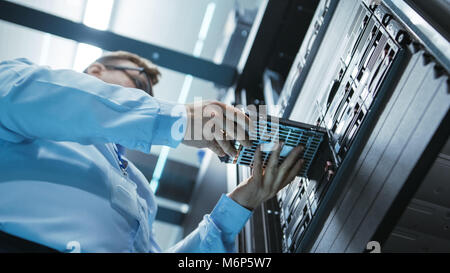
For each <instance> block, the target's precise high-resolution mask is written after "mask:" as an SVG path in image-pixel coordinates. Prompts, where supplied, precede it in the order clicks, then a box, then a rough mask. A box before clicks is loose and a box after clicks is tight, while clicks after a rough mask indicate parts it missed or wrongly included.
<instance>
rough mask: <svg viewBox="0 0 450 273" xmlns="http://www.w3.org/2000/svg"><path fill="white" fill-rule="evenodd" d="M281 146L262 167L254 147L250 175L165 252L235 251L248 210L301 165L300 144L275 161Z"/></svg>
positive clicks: (280, 186)
mask: <svg viewBox="0 0 450 273" xmlns="http://www.w3.org/2000/svg"><path fill="white" fill-rule="evenodd" d="M281 150H282V145H280V144H278V145H277V146H276V147H275V150H274V152H273V153H272V155H271V156H270V158H269V162H268V164H267V166H266V168H265V169H263V166H262V155H261V150H260V148H257V150H256V154H255V162H254V168H253V175H252V176H251V177H250V178H249V179H247V180H246V181H243V182H241V183H240V184H239V185H238V186H237V187H236V188H235V189H234V190H233V191H232V192H231V193H229V194H227V195H222V197H221V199H220V200H219V202H218V203H217V205H216V206H215V208H214V209H213V211H212V212H211V214H210V215H205V216H204V217H203V220H202V221H201V222H200V224H199V226H198V228H197V229H196V230H194V231H193V232H192V233H191V234H189V235H188V236H187V237H186V238H184V239H183V240H182V241H180V242H179V243H177V244H176V245H175V246H173V247H172V248H170V249H169V250H168V252H235V251H236V249H235V243H234V241H235V239H236V235H237V234H238V233H239V232H240V231H241V229H242V228H243V227H244V225H245V223H246V222H247V220H248V219H249V218H250V216H251V214H252V210H253V209H255V208H256V207H258V206H259V205H260V204H261V203H263V202H264V201H267V200H269V199H270V198H272V197H274V196H275V195H276V194H277V192H278V191H280V190H281V189H282V188H284V187H285V186H286V185H287V184H289V183H290V182H291V181H292V180H293V179H294V178H295V176H296V175H297V174H298V173H299V172H300V170H301V168H302V164H303V159H302V153H303V147H302V146H298V147H296V148H294V149H293V150H292V151H291V152H290V153H289V156H288V157H287V158H286V159H285V160H284V161H283V163H282V164H281V165H278V159H279V156H280V152H281Z"/></svg>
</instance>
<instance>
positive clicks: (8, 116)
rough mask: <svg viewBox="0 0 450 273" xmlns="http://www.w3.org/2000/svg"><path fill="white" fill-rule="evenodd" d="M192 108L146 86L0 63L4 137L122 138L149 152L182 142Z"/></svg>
mask: <svg viewBox="0 0 450 273" xmlns="http://www.w3.org/2000/svg"><path fill="white" fill-rule="evenodd" d="M185 126H186V109H185V107H184V105H176V104H172V103H168V102H165V101H162V100H158V99H155V98H153V97H151V96H149V95H147V94H146V93H145V92H143V91H140V90H137V89H133V88H125V87H121V86H118V85H111V84H106V83H104V82H103V81H101V80H99V79H97V78H95V77H92V76H89V75H86V74H82V73H77V72H74V71H71V70H50V69H48V68H45V67H40V66H36V65H33V64H31V63H30V62H28V61H26V60H23V59H19V60H13V61H6V62H2V63H0V139H2V140H5V141H9V142H15V143H19V142H22V141H25V140H32V139H36V138H43V139H49V140H54V141H73V142H78V143H81V144H94V143H111V142H112V143H118V144H120V145H122V146H125V147H127V148H129V149H134V150H140V151H142V152H146V153H148V152H149V151H150V147H151V144H155V145H166V146H171V147H176V146H177V145H178V144H179V143H180V142H181V140H182V138H183V136H184V133H185Z"/></svg>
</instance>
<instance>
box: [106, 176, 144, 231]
mask: <svg viewBox="0 0 450 273" xmlns="http://www.w3.org/2000/svg"><path fill="white" fill-rule="evenodd" d="M109 181H110V186H111V189H110V191H111V199H110V202H111V207H112V208H113V209H114V210H116V211H117V212H119V213H120V214H121V215H122V216H123V217H124V218H125V219H126V220H127V221H128V222H129V224H130V225H131V226H132V227H133V228H137V227H138V226H139V221H140V214H139V203H138V196H137V191H136V189H137V186H136V184H135V183H133V182H132V181H130V180H128V179H127V177H126V176H124V175H122V173H121V172H120V171H119V170H116V169H114V168H112V167H110V168H109Z"/></svg>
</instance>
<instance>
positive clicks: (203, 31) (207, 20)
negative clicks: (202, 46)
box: [198, 2, 216, 41]
mask: <svg viewBox="0 0 450 273" xmlns="http://www.w3.org/2000/svg"><path fill="white" fill-rule="evenodd" d="M215 9H216V3H214V2H211V3H209V4H208V6H207V7H206V12H205V16H204V17H203V22H202V25H201V27H200V32H199V33H198V39H199V40H202V41H203V40H205V38H206V35H208V30H209V26H210V25H211V21H212V17H213V15H214V10H215Z"/></svg>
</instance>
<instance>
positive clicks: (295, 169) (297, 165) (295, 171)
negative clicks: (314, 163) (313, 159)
mask: <svg viewBox="0 0 450 273" xmlns="http://www.w3.org/2000/svg"><path fill="white" fill-rule="evenodd" d="M304 162H305V160H303V159H300V160H298V161H297V162H296V163H295V165H294V167H293V168H292V169H291V170H290V171H289V174H288V175H287V177H286V179H284V180H283V181H282V182H281V184H280V186H279V187H278V191H279V190H281V189H282V188H284V187H286V185H288V184H289V183H291V182H292V180H294V178H295V177H296V176H297V175H298V173H299V172H300V171H301V169H302V167H303V163H304Z"/></svg>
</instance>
